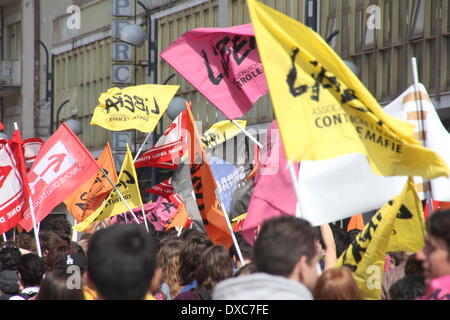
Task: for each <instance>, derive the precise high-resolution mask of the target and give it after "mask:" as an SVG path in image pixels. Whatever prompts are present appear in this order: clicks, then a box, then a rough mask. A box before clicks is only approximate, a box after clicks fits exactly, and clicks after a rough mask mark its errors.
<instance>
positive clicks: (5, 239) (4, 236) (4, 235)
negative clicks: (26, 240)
mask: <svg viewBox="0 0 450 320" xmlns="http://www.w3.org/2000/svg"><path fill="white" fill-rule="evenodd" d="M3 241H4V242H6V241H8V239H7V238H6V232H5V233H4V234H3Z"/></svg>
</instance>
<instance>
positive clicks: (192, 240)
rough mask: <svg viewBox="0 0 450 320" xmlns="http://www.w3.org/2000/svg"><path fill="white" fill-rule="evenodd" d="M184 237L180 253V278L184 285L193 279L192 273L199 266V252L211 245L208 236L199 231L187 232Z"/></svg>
mask: <svg viewBox="0 0 450 320" xmlns="http://www.w3.org/2000/svg"><path fill="white" fill-rule="evenodd" d="M185 239H186V240H185V242H184V245H183V247H182V248H181V254H180V261H181V268H180V279H181V284H182V285H184V286H185V285H188V284H190V283H191V282H192V281H194V280H195V275H194V273H195V270H197V268H198V266H199V263H200V256H201V254H202V253H203V252H204V251H205V250H206V249H208V248H209V247H211V246H212V245H213V243H212V242H211V240H210V239H209V238H208V236H207V235H206V234H204V233H201V232H199V231H191V232H189V233H188V235H187V236H186V237H185Z"/></svg>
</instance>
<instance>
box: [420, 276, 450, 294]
mask: <svg viewBox="0 0 450 320" xmlns="http://www.w3.org/2000/svg"><path fill="white" fill-rule="evenodd" d="M417 300H450V276H443V277H440V278H436V279H433V280H432V281H431V283H430V285H429V286H428V289H427V292H426V293H425V295H424V296H422V297H420V298H417Z"/></svg>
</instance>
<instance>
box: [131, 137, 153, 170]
mask: <svg viewBox="0 0 450 320" xmlns="http://www.w3.org/2000/svg"><path fill="white" fill-rule="evenodd" d="M153 133H154V131H150V132H149V133H148V134H147V136H146V137H145V140H144V142H142V145H141V147H140V148H139V151H138V152H137V153H136V156H135V157H134V160H133V162H136V160H137V159H138V158H139V156H140V155H141V152H142V149H144V146H145V144H146V143H147V140H148V139H149V138H150V136H151V135H152V134H153Z"/></svg>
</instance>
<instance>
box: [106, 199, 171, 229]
mask: <svg viewBox="0 0 450 320" xmlns="http://www.w3.org/2000/svg"><path fill="white" fill-rule="evenodd" d="M176 211H177V206H176V205H175V204H173V203H172V202H170V201H169V200H167V199H165V198H163V197H159V198H158V199H157V200H156V202H153V203H147V204H145V205H144V212H145V218H146V219H147V221H148V222H150V223H151V224H153V226H154V227H155V229H156V230H157V231H159V230H162V229H163V227H164V226H165V225H166V224H167V221H169V219H170V218H172V216H173V215H174V214H175V212H176ZM133 212H134V213H135V214H136V217H137V218H138V220H139V223H141V224H142V223H144V218H143V216H142V209H141V207H138V208H135V209H133ZM125 214H126V215H127V219H128V221H129V222H131V223H134V218H133V217H132V216H131V213H130V212H128V211H127V212H124V213H122V214H119V215H116V216H114V217H112V218H111V220H110V222H109V223H110V224H111V225H113V224H117V223H118V224H124V223H126V221H125Z"/></svg>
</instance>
